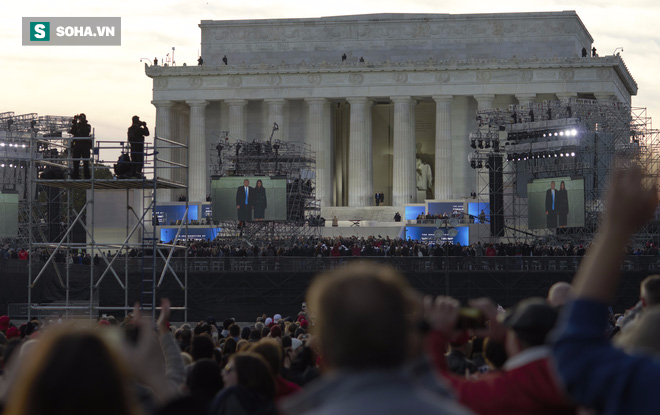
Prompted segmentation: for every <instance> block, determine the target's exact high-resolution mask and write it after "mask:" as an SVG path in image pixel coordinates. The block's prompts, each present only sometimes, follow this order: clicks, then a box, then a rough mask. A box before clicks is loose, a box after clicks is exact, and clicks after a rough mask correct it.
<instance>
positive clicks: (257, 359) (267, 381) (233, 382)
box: [222, 352, 275, 402]
mask: <svg viewBox="0 0 660 415" xmlns="http://www.w3.org/2000/svg"><path fill="white" fill-rule="evenodd" d="M222 379H223V381H224V384H225V387H232V386H241V387H243V388H245V389H247V390H249V391H251V392H253V393H255V394H256V395H257V396H258V398H259V400H260V401H262V402H266V401H272V400H273V398H274V397H275V377H274V376H273V374H272V373H271V370H270V368H269V366H268V363H267V362H266V360H265V359H264V358H263V357H261V355H259V354H256V353H251V352H244V353H236V354H233V355H232V356H231V357H230V358H229V361H228V362H227V366H225V368H224V370H223V371H222Z"/></svg>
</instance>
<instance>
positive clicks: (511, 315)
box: [503, 298, 557, 357]
mask: <svg viewBox="0 0 660 415" xmlns="http://www.w3.org/2000/svg"><path fill="white" fill-rule="evenodd" d="M556 322H557V311H556V310H555V309H554V308H552V307H550V305H548V304H547V303H546V301H545V300H543V299H542V298H528V299H525V300H523V301H521V302H520V303H518V305H516V306H515V307H513V308H512V309H511V310H509V311H507V313H506V314H505V315H504V321H503V324H504V326H506V327H507V328H508V330H507V336H506V352H507V354H508V356H509V357H513V356H515V355H516V354H518V353H520V352H521V351H523V350H526V349H529V348H531V347H536V346H541V345H543V344H544V343H545V340H546V337H547V336H548V333H550V331H551V330H552V329H553V328H554V327H555V324H556Z"/></svg>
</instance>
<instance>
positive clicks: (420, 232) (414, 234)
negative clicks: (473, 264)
mask: <svg viewBox="0 0 660 415" xmlns="http://www.w3.org/2000/svg"><path fill="white" fill-rule="evenodd" d="M451 229H455V230H456V231H457V234H456V236H455V237H453V238H451V237H450V236H449V235H447V233H446V232H445V228H443V227H435V226H406V238H410V239H412V240H415V241H421V242H437V240H438V239H439V240H440V241H441V243H444V242H445V241H446V240H447V239H450V240H451V241H452V243H454V244H457V243H460V244H461V245H463V246H467V245H469V244H470V228H468V227H467V226H458V227H456V228H449V230H451ZM436 231H438V234H437V235H436ZM436 236H440V237H439V238H437V237H436Z"/></svg>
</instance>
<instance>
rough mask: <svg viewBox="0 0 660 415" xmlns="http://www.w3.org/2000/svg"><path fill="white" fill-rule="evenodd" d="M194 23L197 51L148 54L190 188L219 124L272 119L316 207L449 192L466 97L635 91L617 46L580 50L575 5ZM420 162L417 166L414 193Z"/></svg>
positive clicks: (469, 177)
mask: <svg viewBox="0 0 660 415" xmlns="http://www.w3.org/2000/svg"><path fill="white" fill-rule="evenodd" d="M199 26H200V28H201V39H202V40H201V56H202V58H203V64H202V65H200V66H198V65H197V64H196V63H195V62H191V63H189V64H188V66H181V65H179V66H163V65H155V66H147V67H146V74H147V76H149V77H150V78H152V79H153V105H154V106H155V107H156V134H158V136H159V137H163V138H166V139H169V140H172V141H176V142H181V143H187V145H188V151H187V155H186V157H187V160H177V158H181V157H182V156H180V155H177V154H172V155H171V158H172V159H173V160H174V161H178V162H181V163H182V164H187V165H188V183H189V200H190V201H191V202H201V201H204V200H205V198H206V196H207V194H209V193H210V180H211V178H210V175H211V173H210V169H209V166H210V165H211V164H212V162H213V159H212V158H213V157H217V155H216V152H215V147H216V144H217V143H218V142H219V141H220V140H221V139H224V138H223V137H224V135H223V133H222V132H223V131H228V137H229V140H249V141H252V140H253V139H256V140H268V138H269V137H270V135H271V133H272V129H273V123H277V124H278V126H279V130H278V131H275V132H274V135H273V140H281V141H285V142H286V141H294V142H304V143H307V144H309V145H310V146H311V148H312V150H313V151H314V152H315V154H316V197H317V199H319V201H320V203H321V206H323V207H327V208H329V207H334V206H348V207H363V206H372V205H374V206H375V200H374V193H377V192H383V193H384V195H385V201H384V205H386V206H392V207H397V208H398V207H402V206H403V205H404V204H407V203H414V202H423V200H419V199H420V198H421V199H424V198H425V199H435V200H458V199H462V198H465V197H469V196H470V194H471V193H472V192H476V191H477V189H476V183H477V170H475V169H473V168H471V167H470V163H469V162H468V154H469V153H470V152H471V148H470V141H469V138H468V136H469V134H470V132H473V131H475V130H476V129H477V120H476V113H477V111H478V110H484V109H489V108H496V107H502V108H508V107H509V106H510V105H525V104H530V103H543V102H544V101H556V100H562V99H565V98H571V97H576V98H589V99H597V100H608V101H609V100H614V101H618V102H621V103H624V104H627V105H630V100H631V96H632V95H635V94H636V93H637V84H636V83H635V81H634V79H633V78H632V76H631V75H630V73H629V71H628V69H627V67H626V66H625V64H624V62H623V60H622V59H621V58H620V57H619V56H613V55H609V56H605V55H606V54H607V53H611V51H599V53H600V54H601V55H603V56H598V54H597V53H595V52H596V51H592V48H593V46H594V45H593V38H592V37H591V35H590V34H589V32H588V31H587V28H586V27H585V26H584V25H583V23H582V21H581V20H580V18H579V17H578V15H577V14H576V13H575V12H574V11H563V12H547V13H545V12H544V13H506V14H465V15H451V14H372V15H356V16H336V17H322V18H305V19H273V20H226V21H225V20H203V21H202V22H201V24H200V25H199ZM596 46H597V44H596ZM585 51H586V55H587V56H583V54H584V52H585ZM593 55H595V56H593ZM164 151H168V150H164ZM420 165H421V166H423V167H424V171H423V172H422V174H425V175H426V176H428V177H424V178H423V180H424V182H425V183H426V184H425V185H424V186H428V189H426V193H425V194H424V192H422V194H421V195H420V192H419V191H418V187H419V183H418V182H419V177H418V175H419V174H420V173H419V171H420V170H419V166H420ZM162 175H166V173H163V174H162ZM172 179H177V178H172ZM179 179H181V180H185V178H179ZM171 197H172V199H173V200H176V195H174V194H173V195H171Z"/></svg>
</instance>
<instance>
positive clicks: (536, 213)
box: [527, 177, 584, 229]
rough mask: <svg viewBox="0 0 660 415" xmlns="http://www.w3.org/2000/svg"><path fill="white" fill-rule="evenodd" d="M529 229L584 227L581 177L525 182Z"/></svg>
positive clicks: (582, 183)
mask: <svg viewBox="0 0 660 415" xmlns="http://www.w3.org/2000/svg"><path fill="white" fill-rule="evenodd" d="M527 200H528V212H529V213H528V217H529V219H528V220H529V224H528V226H529V228H530V229H547V228H550V229H556V228H572V227H580V226H584V179H582V178H575V179H571V178H570V177H553V178H548V179H536V180H533V181H532V182H530V183H527Z"/></svg>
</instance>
